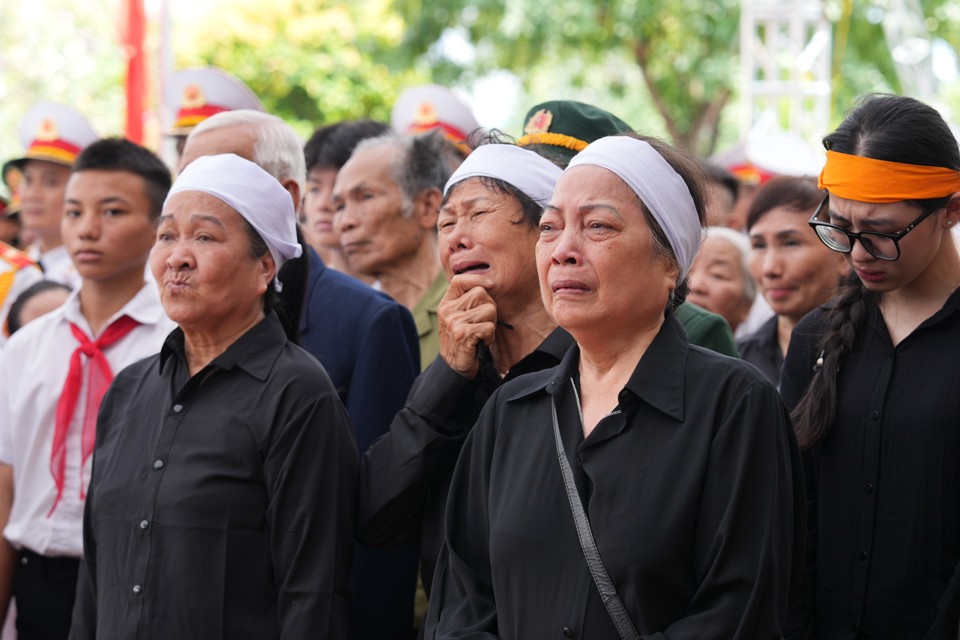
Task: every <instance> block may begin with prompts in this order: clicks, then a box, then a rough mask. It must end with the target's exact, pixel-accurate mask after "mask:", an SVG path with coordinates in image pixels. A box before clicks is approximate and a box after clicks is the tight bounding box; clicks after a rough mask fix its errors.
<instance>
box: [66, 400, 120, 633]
mask: <svg viewBox="0 0 960 640" xmlns="http://www.w3.org/2000/svg"><path fill="white" fill-rule="evenodd" d="M114 388H115V387H114V386H111V387H110V388H109V389H108V390H107V393H106V394H105V395H104V397H103V401H102V402H101V403H100V410H99V413H98V414H97V442H96V446H95V447H94V450H93V460H92V463H91V470H90V484H89V486H88V487H87V499H86V502H85V503H84V506H83V558H81V559H80V569H79V573H78V575H77V596H76V599H75V600H74V603H73V619H72V622H71V626H70V636H69V640H94V638H96V637H97V537H96V534H95V531H94V527H93V515H92V513H91V507H90V505H91V504H93V502H94V500H96V492H97V483H96V478H97V473H96V470H97V452H98V451H99V449H100V446H99V445H100V443H101V442H102V441H103V439H104V438H105V437H106V434H107V431H108V430H109V429H110V425H111V424H113V419H112V415H113V401H114V399H115V398H116V395H117V394H116V392H115V391H114Z"/></svg>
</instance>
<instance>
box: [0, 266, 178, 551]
mask: <svg viewBox="0 0 960 640" xmlns="http://www.w3.org/2000/svg"><path fill="white" fill-rule="evenodd" d="M78 294H79V292H78V291H74V292H73V293H72V294H71V295H70V297H69V298H68V299H67V301H66V302H65V303H64V304H63V306H62V307H60V308H58V309H56V310H54V311H52V312H50V313H48V314H47V315H45V316H42V317H40V318H38V319H36V320H34V321H33V322H31V323H29V324H28V325H26V326H24V327H23V329H21V330H20V331H18V332H17V333H15V334H14V335H13V336H12V337H11V338H10V340H9V341H8V342H7V344H6V346H5V347H4V350H3V351H2V352H0V462H2V463H5V464H9V465H12V466H13V478H14V496H13V507H12V509H11V511H10V519H9V521H8V522H7V527H6V529H4V531H3V535H4V536H5V537H6V538H7V540H9V541H10V543H11V544H12V545H13V546H14V547H16V548H18V549H19V548H23V547H26V548H28V549H30V550H32V551H34V552H36V553H39V554H41V555H44V556H50V557H57V556H68V557H80V556H81V555H82V554H83V535H82V525H83V504H84V501H83V500H82V499H81V497H80V492H81V487H82V488H83V490H84V492H85V491H86V487H87V484H88V483H89V481H90V463H91V460H92V458H91V459H88V460H87V462H86V464H85V465H83V468H82V469H81V460H80V458H81V438H80V436H81V429H82V424H83V418H84V415H85V412H86V407H85V401H86V394H87V383H88V379H89V367H90V364H91V363H90V360H89V359H88V358H86V357H83V356H81V358H82V362H83V363H84V376H83V387H82V388H81V390H80V394H79V398H78V401H77V407H76V410H75V411H74V414H73V420H72V421H71V423H70V426H69V428H68V431H67V442H66V470H65V475H64V485H63V495H62V497H61V498H60V502H59V503H58V504H57V507H56V509H55V510H54V511H53V513H50V509H51V507H52V506H53V504H54V500H55V499H56V495H57V486H56V483H55V482H54V479H53V475H52V473H51V471H50V454H51V450H52V448H53V434H54V429H55V424H56V414H57V403H58V401H59V399H60V394H61V391H62V390H63V385H64V381H65V380H66V377H67V372H68V371H69V369H70V357H71V355H72V354H73V352H74V350H75V349H76V348H77V346H78V342H77V340H76V338H74V336H73V334H72V333H71V332H70V323H71V322H73V323H74V324H76V325H77V326H78V327H80V328H81V329H83V331H84V332H85V333H86V334H87V335H88V336H90V338H91V339H95V338H96V337H95V336H94V335H93V332H92V331H91V330H90V326H89V324H87V321H86V319H85V318H84V317H83V314H82V313H81V312H80V299H79V296H78ZM122 315H128V316H130V317H131V318H133V319H134V320H137V321H138V322H139V323H140V324H139V325H138V326H137V327H135V328H134V329H133V330H132V331H131V332H130V333H129V334H127V335H126V336H125V337H124V338H123V339H121V340H120V341H119V342H117V343H115V344H113V345H111V346H109V347H107V348H106V349H105V350H104V354H105V355H106V358H107V361H108V362H109V363H110V368H111V370H112V372H113V374H114V375H116V374H117V373H119V372H120V370H121V369H123V368H124V367H126V366H128V365H130V364H133V363H134V362H136V361H138V360H141V359H142V358H145V357H147V356H149V355H153V354H155V353H158V352H159V351H160V347H161V346H163V341H164V339H165V338H166V337H167V335H168V334H169V333H170V331H172V330H173V328H174V327H175V326H176V325H175V324H174V323H173V322H171V321H170V320H169V319H168V318H167V316H166V314H165V313H164V311H163V308H162V307H161V306H160V298H159V296H158V294H157V289H156V286H155V285H153V284H151V283H145V284H144V286H143V287H142V288H141V289H140V291H139V292H138V293H137V295H135V296H134V297H133V298H132V299H131V300H130V301H129V302H127V304H126V305H125V306H124V307H123V308H122V309H121V310H120V311H118V312H117V313H116V314H114V315H113V317H111V318H110V320H109V321H108V322H107V323H106V324H105V325H104V327H103V328H104V329H106V327H108V326H109V325H110V324H112V323H113V321H114V320H116V319H117V318H119V317H120V316H122Z"/></svg>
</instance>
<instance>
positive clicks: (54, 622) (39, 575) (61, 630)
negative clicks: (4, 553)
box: [13, 549, 80, 640]
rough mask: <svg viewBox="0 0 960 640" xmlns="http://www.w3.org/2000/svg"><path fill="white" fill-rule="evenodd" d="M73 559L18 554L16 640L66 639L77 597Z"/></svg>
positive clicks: (14, 589) (75, 560)
mask: <svg viewBox="0 0 960 640" xmlns="http://www.w3.org/2000/svg"><path fill="white" fill-rule="evenodd" d="M79 568H80V560H78V559H76V558H45V557H44V556H41V555H37V554H36V553H34V552H33V551H30V550H28V549H24V550H23V551H21V552H20V563H19V564H18V565H17V573H16V576H15V577H14V579H13V596H14V598H16V600H17V640H67V636H68V635H70V618H71V616H72V615H73V601H74V598H75V597H76V595H77V571H78V570H79Z"/></svg>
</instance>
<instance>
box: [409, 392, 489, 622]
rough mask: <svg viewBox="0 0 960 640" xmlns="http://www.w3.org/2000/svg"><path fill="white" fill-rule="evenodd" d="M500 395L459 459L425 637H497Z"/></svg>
mask: <svg viewBox="0 0 960 640" xmlns="http://www.w3.org/2000/svg"><path fill="white" fill-rule="evenodd" d="M497 397H498V394H496V393H495V394H494V395H493V397H492V398H491V399H490V401H489V402H487V404H486V405H485V406H484V409H483V412H482V413H481V414H480V419H479V420H478V421H477V425H476V426H475V427H474V428H473V430H472V431H471V433H470V435H469V436H468V437H467V440H466V443H465V444H464V447H463V452H462V453H461V455H460V459H459V461H458V462H457V465H456V470H455V471H454V474H453V481H452V484H451V486H450V497H449V500H448V501H447V512H446V515H445V517H444V544H443V549H442V550H441V553H440V558H439V560H438V562H437V568H436V571H435V572H434V574H433V588H432V590H431V593H430V607H429V609H428V610H427V618H426V620H425V621H424V638H425V640H437V639H440V638H468V637H469V638H471V639H476V640H484V639H490V640H493V639H495V638H497V637H498V634H499V632H498V628H497V603H496V600H495V598H494V594H493V578H492V575H491V569H490V554H489V539H490V536H489V533H490V521H489V519H488V517H487V504H488V502H489V480H490V461H491V458H492V455H493V450H494V446H495V444H496V424H497V415H496V414H497V408H496V405H497Z"/></svg>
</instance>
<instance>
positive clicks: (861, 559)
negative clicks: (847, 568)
mask: <svg viewBox="0 0 960 640" xmlns="http://www.w3.org/2000/svg"><path fill="white" fill-rule="evenodd" d="M857 558H859V559H860V562H863V561H864V560H866V559H867V552H866V551H861V552H860V553H858V554H857Z"/></svg>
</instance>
